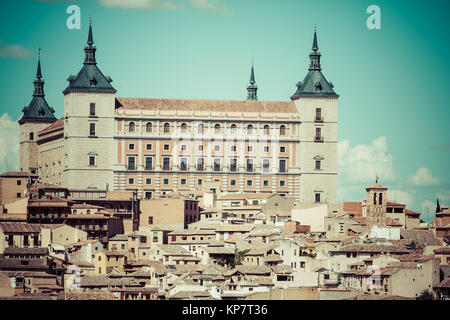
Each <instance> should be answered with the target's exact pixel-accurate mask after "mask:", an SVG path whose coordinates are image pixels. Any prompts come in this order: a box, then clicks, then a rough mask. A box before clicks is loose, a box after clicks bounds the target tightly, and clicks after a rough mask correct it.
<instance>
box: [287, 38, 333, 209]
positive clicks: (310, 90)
mask: <svg viewBox="0 0 450 320" xmlns="http://www.w3.org/2000/svg"><path fill="white" fill-rule="evenodd" d="M309 59H310V63H309V71H308V73H307V74H306V77H305V78H304V79H303V81H299V82H298V83H297V90H296V92H295V93H294V95H293V96H292V97H291V100H292V101H294V103H295V105H296V107H297V110H298V112H299V115H300V120H301V125H300V126H299V129H300V130H299V137H300V140H301V142H300V144H299V148H297V150H296V159H297V160H296V161H298V163H297V166H298V167H300V168H301V169H300V186H299V187H300V188H299V189H300V195H299V198H300V200H301V201H305V202H320V203H330V204H334V203H336V201H337V137H338V136H337V123H338V98H339V95H337V94H336V93H335V92H334V90H333V84H332V83H331V82H329V81H327V79H325V76H324V75H323V74H322V67H321V63H320V59H321V54H320V52H319V47H318V42H317V32H316V31H315V30H314V38H313V45H312V51H311V53H310V54H309Z"/></svg>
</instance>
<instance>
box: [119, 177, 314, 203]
mask: <svg viewBox="0 0 450 320" xmlns="http://www.w3.org/2000/svg"><path fill="white" fill-rule="evenodd" d="M135 183H136V180H135V178H128V184H129V185H134V184H135ZM236 183H237V182H236V179H231V180H230V186H236ZM279 183H280V187H286V180H280V181H279ZM145 184H147V185H150V184H152V179H151V178H146V179H145ZM169 184H170V179H169V178H164V179H163V185H169ZM202 184H203V179H197V185H199V186H201V185H202ZM180 185H187V179H185V178H182V179H180ZM246 185H247V187H252V186H253V180H246ZM263 187H269V180H263ZM150 197H151V194H150ZM319 202H320V201H319Z"/></svg>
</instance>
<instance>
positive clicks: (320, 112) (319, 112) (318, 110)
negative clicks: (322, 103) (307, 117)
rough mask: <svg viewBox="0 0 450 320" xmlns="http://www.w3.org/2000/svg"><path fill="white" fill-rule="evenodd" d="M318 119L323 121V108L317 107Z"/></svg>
mask: <svg viewBox="0 0 450 320" xmlns="http://www.w3.org/2000/svg"><path fill="white" fill-rule="evenodd" d="M316 121H317V122H321V121H322V109H321V108H316Z"/></svg>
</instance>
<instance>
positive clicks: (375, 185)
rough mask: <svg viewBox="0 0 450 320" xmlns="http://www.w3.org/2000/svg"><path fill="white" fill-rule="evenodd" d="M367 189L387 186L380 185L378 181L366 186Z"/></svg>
mask: <svg viewBox="0 0 450 320" xmlns="http://www.w3.org/2000/svg"><path fill="white" fill-rule="evenodd" d="M367 189H387V187H385V186H382V185H381V184H379V183H374V184H372V185H370V186H368V187H367V188H366V190H367Z"/></svg>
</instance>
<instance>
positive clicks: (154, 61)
mask: <svg viewBox="0 0 450 320" xmlns="http://www.w3.org/2000/svg"><path fill="white" fill-rule="evenodd" d="M74 4H75V5H77V6H78V7H79V8H80V14H81V16H80V17H81V19H80V22H81V25H80V29H69V28H68V27H67V20H68V19H69V18H70V17H71V13H72V12H70V13H67V12H66V11H67V8H68V7H69V6H70V5H74ZM370 5H376V6H378V7H379V9H380V21H381V29H369V28H368V27H367V23H366V22H367V20H368V18H369V17H371V15H372V12H370V13H367V8H368V7H369V6H370ZM449 9H450V1H447V0H430V1H414V0H389V1H384V0H371V1H365V0H339V1H336V0H315V1H306V0H281V1H275V0H130V1H120V0H96V1H88V0H80V1H67V0H66V1H64V0H60V1H57V0H53V1H52V0H39V1H38V0H18V1H8V2H6V1H2V2H1V4H0V71H1V72H0V97H1V98H2V101H1V104H0V172H5V171H12V170H18V166H19V165H18V161H19V160H18V159H19V158H18V150H19V149H18V140H19V137H18V124H17V120H18V119H19V118H20V116H21V110H22V108H23V107H24V106H25V105H28V103H29V102H30V101H31V97H32V92H33V80H34V77H35V74H36V63H37V52H38V48H39V47H41V48H42V53H41V65H42V73H43V77H44V80H45V88H44V89H45V93H46V100H47V102H48V103H49V105H50V106H52V107H53V108H54V109H55V110H56V113H55V116H56V117H57V118H59V117H61V116H62V115H63V101H64V100H63V94H62V91H63V90H64V89H65V88H66V86H67V84H68V82H67V78H68V76H69V75H70V74H76V73H77V72H78V71H79V70H80V68H81V66H82V62H83V59H84V51H83V48H84V46H85V44H86V40H87V30H88V26H89V19H90V17H92V23H93V36H94V42H95V43H94V45H95V46H96V47H97V52H96V57H97V62H98V66H99V68H100V69H101V70H102V72H103V73H104V74H105V75H110V76H111V78H112V79H113V82H112V85H113V86H114V87H115V88H116V89H117V96H119V97H148V98H180V99H217V100H241V99H246V94H247V91H246V87H247V85H248V81H249V77H250V67H251V64H252V60H253V63H254V66H255V77H256V84H257V85H258V99H259V100H266V101H289V98H290V96H291V95H292V94H293V93H294V92H295V89H296V88H295V84H296V83H297V82H298V81H299V80H303V78H304V77H305V75H306V73H307V71H308V70H307V69H308V65H309V56H308V55H309V53H310V51H311V46H312V38H313V32H314V26H316V28H317V34H318V45H319V51H320V52H321V53H322V61H321V62H322V72H323V74H324V75H325V77H326V78H327V79H328V80H329V81H331V82H333V84H334V89H335V91H336V92H337V93H338V94H339V95H340V98H339V114H338V116H339V126H338V130H339V132H338V136H339V137H338V141H339V142H338V167H339V171H338V197H339V199H338V200H339V201H360V200H362V199H364V198H365V187H366V186H368V185H370V184H372V183H373V182H374V181H375V177H376V175H378V177H379V182H380V183H381V184H383V185H385V186H387V187H388V188H389V191H388V198H389V200H391V201H396V202H401V203H405V204H407V207H408V208H410V209H412V210H415V211H418V212H421V213H422V219H424V220H429V219H430V218H431V217H432V214H433V213H434V212H435V207H436V198H437V197H439V200H440V203H441V205H446V204H447V205H450V170H448V169H449V163H450V138H449V137H450V135H449V133H450V132H449V131H450V129H449V126H448V119H449V116H450V109H449V105H448V104H449V101H450V90H449V74H450V73H449V71H450V70H449V69H450V68H449V63H450V62H449V59H448V58H449V51H450V45H449V36H448V30H450V21H449V19H448V17H447V13H448V12H449Z"/></svg>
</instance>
